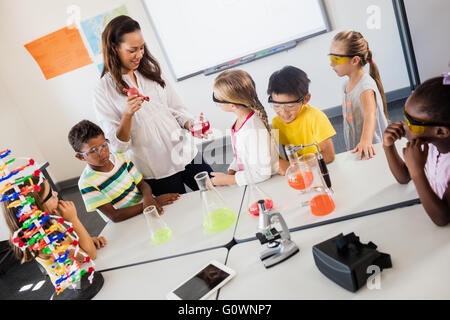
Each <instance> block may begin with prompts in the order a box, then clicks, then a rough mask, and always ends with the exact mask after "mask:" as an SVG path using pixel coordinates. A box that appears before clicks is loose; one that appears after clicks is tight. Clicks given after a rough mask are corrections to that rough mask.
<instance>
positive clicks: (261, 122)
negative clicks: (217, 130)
mask: <svg viewBox="0 0 450 320" xmlns="http://www.w3.org/2000/svg"><path fill="white" fill-rule="evenodd" d="M213 101H214V102H216V104H217V105H218V106H219V107H220V108H221V109H222V110H223V111H225V112H233V113H234V114H235V115H236V121H235V122H234V124H233V126H232V127H231V138H232V145H233V151H234V159H233V161H232V163H231V165H230V167H229V169H228V174H225V173H220V172H212V173H211V175H212V176H213V178H212V179H211V181H212V182H213V184H215V185H231V184H238V185H240V186H242V185H246V184H248V183H258V182H261V181H264V180H267V179H269V178H270V176H271V175H272V174H273V173H275V172H276V165H277V163H278V153H277V149H276V146H275V144H274V143H273V142H272V138H271V134H270V126H269V122H268V119H267V114H266V111H265V110H264V107H263V105H262V104H261V102H260V101H259V99H258V96H257V94H256V88H255V82H254V81H253V79H252V78H251V76H250V75H249V74H248V73H247V72H245V71H243V70H227V71H224V72H222V73H221V74H219V76H217V78H216V79H215V81H214V92H213Z"/></svg>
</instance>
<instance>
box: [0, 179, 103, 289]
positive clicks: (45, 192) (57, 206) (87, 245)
mask: <svg viewBox="0 0 450 320" xmlns="http://www.w3.org/2000/svg"><path fill="white" fill-rule="evenodd" d="M31 181H32V184H31V183H30V180H25V182H24V183H23V184H22V185H19V186H18V187H19V188H22V187H25V186H31V185H38V183H39V177H32V178H31ZM39 186H40V190H39V191H32V192H30V193H28V194H27V197H31V198H33V199H34V201H35V202H34V204H33V205H34V206H35V207H36V209H37V210H41V211H45V212H48V213H49V214H52V215H58V216H62V217H63V218H64V220H65V221H68V222H70V223H72V227H73V229H74V231H75V232H76V233H77V235H78V237H79V239H78V240H79V246H80V249H81V250H82V251H83V252H85V253H86V254H87V255H89V257H90V258H92V259H95V258H96V255H97V250H96V248H100V247H103V246H104V245H105V244H106V240H105V238H103V237H99V238H91V237H90V235H89V233H88V232H87V230H86V229H85V227H84V226H83V225H82V223H81V222H80V220H79V219H78V217H77V212H76V209H75V205H74V204H73V202H71V201H62V200H58V198H57V195H58V193H57V192H52V189H51V187H50V184H49V183H48V182H47V181H46V180H43V182H42V183H41V184H40V185H39ZM12 193H14V190H10V191H7V192H5V195H8V194H12ZM10 203H11V201H4V202H3V203H2V204H3V215H4V218H5V222H6V224H7V226H8V229H9V231H10V236H11V237H10V242H11V247H12V248H13V249H14V253H15V257H16V258H17V259H18V260H20V261H21V263H24V262H29V261H32V260H33V259H34V258H35V259H36V261H37V262H38V263H39V264H41V265H42V267H44V269H45V270H46V271H47V273H48V275H49V277H50V279H51V281H52V283H53V284H54V285H56V284H55V282H56V280H58V278H59V277H60V276H59V275H57V274H56V273H55V272H54V269H55V263H54V261H53V260H52V258H51V256H50V255H49V254H46V253H44V252H43V251H42V250H40V251H33V250H31V249H30V248H26V249H25V250H22V249H19V248H18V247H17V246H15V245H14V244H13V243H12V235H13V234H14V232H15V231H16V230H18V229H20V228H21V227H22V225H23V223H24V222H20V221H19V219H18V218H17V214H18V212H19V209H18V208H15V207H11V208H8V205H9V204H10ZM51 223H52V221H50V220H49V221H48V222H46V224H45V227H44V228H45V229H47V228H49V226H50V225H51ZM64 231H65V230H60V229H57V230H55V231H54V232H53V233H52V235H54V234H59V233H61V232H64ZM78 259H80V260H84V257H82V256H81V255H80V256H77V260H78Z"/></svg>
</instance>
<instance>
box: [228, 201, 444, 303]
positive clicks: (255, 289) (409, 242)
mask: <svg viewBox="0 0 450 320" xmlns="http://www.w3.org/2000/svg"><path fill="white" fill-rule="evenodd" d="M351 232H354V233H355V234H356V235H357V236H359V237H360V241H361V242H362V243H368V242H369V241H372V242H373V243H375V244H376V245H377V246H378V248H377V250H378V251H379V252H383V253H387V254H390V256H391V260H392V265H393V267H392V268H390V269H384V270H383V271H382V272H381V279H380V282H379V284H380V288H379V289H376V287H375V288H373V287H372V289H369V288H368V287H367V286H363V287H362V288H361V289H360V290H359V291H357V292H356V293H352V292H350V291H347V290H346V289H344V288H342V287H340V286H339V285H337V284H335V283H334V282H332V281H331V280H329V279H328V278H327V277H325V276H324V275H323V274H322V273H321V272H320V271H319V269H318V268H317V267H316V265H315V262H314V258H313V254H312V247H313V245H315V244H318V243H321V242H323V241H325V240H327V239H330V238H332V237H335V236H336V235H338V234H340V233H343V234H344V235H346V234H348V233H351ZM291 238H292V240H293V241H294V242H295V243H296V244H297V245H298V247H299V248H300V252H298V253H297V254H296V255H294V256H292V257H291V258H289V259H288V260H285V261H284V262H281V263H280V264H278V265H275V266H273V267H271V268H269V269H265V268H264V266H263V264H262V262H261V260H260V258H259V253H260V252H261V251H262V250H263V249H265V246H264V247H263V246H261V245H260V243H259V241H248V242H244V243H238V244H237V245H235V246H233V247H232V248H231V249H230V252H229V256H228V261H227V265H228V266H229V267H231V268H232V269H234V270H236V272H237V275H236V276H235V278H234V279H233V281H232V282H230V283H229V284H227V285H225V286H224V287H223V288H222V289H221V291H220V293H219V299H261V300H263V299H450V272H449V270H450V258H449V257H450V226H446V227H438V226H436V225H435V224H434V223H433V222H432V221H431V219H430V218H429V217H428V215H427V214H426V213H425V211H424V209H423V207H422V205H413V206H410V207H404V208H400V209H395V210H392V211H386V212H384V213H378V214H375V215H370V216H365V217H360V218H354V219H350V220H345V221H341V222H336V223H332V224H327V225H323V226H320V227H315V228H311V229H304V230H300V231H296V232H292V233H291Z"/></svg>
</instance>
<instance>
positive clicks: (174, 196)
mask: <svg viewBox="0 0 450 320" xmlns="http://www.w3.org/2000/svg"><path fill="white" fill-rule="evenodd" d="M178 199H180V195H179V194H178V193H166V194H162V195H160V196H157V197H155V200H156V202H157V203H158V204H159V205H160V206H161V207H162V206H166V205H168V204H172V203H174V202H175V201H176V200H178Z"/></svg>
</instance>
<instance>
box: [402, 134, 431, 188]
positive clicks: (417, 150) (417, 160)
mask: <svg viewBox="0 0 450 320" xmlns="http://www.w3.org/2000/svg"><path fill="white" fill-rule="evenodd" d="M422 146H423V150H422ZM427 157H428V143H426V142H424V141H423V140H421V139H413V140H411V141H408V142H407V143H406V147H405V148H403V158H404V159H405V164H406V166H407V167H408V171H409V174H410V175H411V178H412V179H414V177H415V176H417V175H418V174H420V173H422V172H423V170H424V168H425V164H426V162H427Z"/></svg>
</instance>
